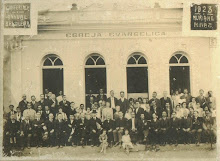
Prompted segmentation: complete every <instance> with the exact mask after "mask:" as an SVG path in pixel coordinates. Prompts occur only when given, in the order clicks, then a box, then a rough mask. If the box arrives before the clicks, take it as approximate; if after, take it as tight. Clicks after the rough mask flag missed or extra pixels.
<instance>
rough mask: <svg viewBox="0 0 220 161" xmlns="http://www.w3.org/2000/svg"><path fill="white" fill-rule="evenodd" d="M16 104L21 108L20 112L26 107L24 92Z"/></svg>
mask: <svg viewBox="0 0 220 161" xmlns="http://www.w3.org/2000/svg"><path fill="white" fill-rule="evenodd" d="M18 106H19V107H20V108H21V112H23V111H24V110H25V109H27V96H26V95H25V94H23V96H22V100H21V101H20V102H19V105H18Z"/></svg>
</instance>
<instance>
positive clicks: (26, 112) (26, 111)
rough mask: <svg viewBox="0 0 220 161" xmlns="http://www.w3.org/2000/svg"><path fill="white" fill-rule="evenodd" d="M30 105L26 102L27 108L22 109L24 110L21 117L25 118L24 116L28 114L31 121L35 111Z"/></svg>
mask: <svg viewBox="0 0 220 161" xmlns="http://www.w3.org/2000/svg"><path fill="white" fill-rule="evenodd" d="M31 107H32V106H31V103H30V102H28V104H27V109H26V110H24V112H23V117H24V118H26V116H28V117H29V118H30V120H31V121H34V119H35V116H36V111H35V110H33V109H32V108H31Z"/></svg>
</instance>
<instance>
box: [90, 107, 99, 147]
mask: <svg viewBox="0 0 220 161" xmlns="http://www.w3.org/2000/svg"><path fill="white" fill-rule="evenodd" d="M96 114H97V113H96V111H93V113H92V118H91V119H90V136H91V139H92V145H91V146H95V145H96V146H99V135H100V133H101V130H102V122H101V120H100V119H98V118H97V117H96Z"/></svg>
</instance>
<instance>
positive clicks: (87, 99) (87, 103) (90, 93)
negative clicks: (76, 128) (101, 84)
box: [86, 90, 95, 108]
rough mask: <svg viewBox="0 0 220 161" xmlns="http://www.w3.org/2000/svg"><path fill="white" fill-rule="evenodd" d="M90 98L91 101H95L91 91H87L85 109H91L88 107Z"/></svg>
mask: <svg viewBox="0 0 220 161" xmlns="http://www.w3.org/2000/svg"><path fill="white" fill-rule="evenodd" d="M90 97H92V98H93V101H95V96H94V95H93V94H92V90H89V94H87V95H86V108H87V107H90V108H91V105H90V103H89V102H90Z"/></svg>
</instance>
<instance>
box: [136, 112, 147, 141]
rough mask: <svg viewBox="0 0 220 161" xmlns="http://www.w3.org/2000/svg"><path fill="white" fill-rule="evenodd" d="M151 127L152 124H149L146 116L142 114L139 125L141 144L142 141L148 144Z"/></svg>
mask: <svg viewBox="0 0 220 161" xmlns="http://www.w3.org/2000/svg"><path fill="white" fill-rule="evenodd" d="M149 125H150V122H148V121H147V120H146V119H145V115H144V114H143V113H142V114H141V116H140V119H139V120H138V124H137V130H138V139H139V141H140V142H142V141H143V142H145V143H146V142H147V139H148V134H149Z"/></svg>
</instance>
